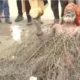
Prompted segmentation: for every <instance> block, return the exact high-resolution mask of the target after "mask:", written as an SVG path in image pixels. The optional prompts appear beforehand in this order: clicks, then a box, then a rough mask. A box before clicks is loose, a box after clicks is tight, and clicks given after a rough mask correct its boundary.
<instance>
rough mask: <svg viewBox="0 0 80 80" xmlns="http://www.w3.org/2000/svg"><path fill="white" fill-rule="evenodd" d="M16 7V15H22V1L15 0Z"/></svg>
mask: <svg viewBox="0 0 80 80" xmlns="http://www.w3.org/2000/svg"><path fill="white" fill-rule="evenodd" d="M17 8H18V15H21V16H22V15H23V13H22V3H21V0H17Z"/></svg>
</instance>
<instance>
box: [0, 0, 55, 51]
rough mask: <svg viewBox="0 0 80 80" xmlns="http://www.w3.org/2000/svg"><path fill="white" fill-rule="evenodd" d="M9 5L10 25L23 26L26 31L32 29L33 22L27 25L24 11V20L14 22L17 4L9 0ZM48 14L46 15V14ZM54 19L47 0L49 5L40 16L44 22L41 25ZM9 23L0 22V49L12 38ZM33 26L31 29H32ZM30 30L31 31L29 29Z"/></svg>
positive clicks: (14, 0) (9, 42)
mask: <svg viewBox="0 0 80 80" xmlns="http://www.w3.org/2000/svg"><path fill="white" fill-rule="evenodd" d="M9 6H10V16H11V20H12V24H11V25H19V26H21V27H22V28H25V29H26V30H28V31H31V30H33V29H34V26H35V25H34V24H33V25H31V26H27V18H26V14H25V13H24V15H23V16H24V20H23V21H21V22H18V23H15V22H14V20H15V18H16V16H17V15H18V14H17V6H16V0H9ZM47 15H48V16H47ZM53 19H54V16H53V13H52V11H51V9H50V1H49V5H48V6H47V8H46V9H45V13H44V15H43V16H42V21H43V22H44V24H43V25H46V23H51V21H52V20H53ZM11 25H9V24H6V23H5V22H4V19H3V22H2V23H0V51H1V50H2V49H4V48H6V47H7V45H10V44H11V43H12V42H13V40H12V38H11V32H10V27H11ZM32 28H33V29H32ZM31 32H32V31H31Z"/></svg>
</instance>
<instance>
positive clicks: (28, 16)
mask: <svg viewBox="0 0 80 80" xmlns="http://www.w3.org/2000/svg"><path fill="white" fill-rule="evenodd" d="M17 8H18V15H21V16H22V15H23V12H22V2H21V0H17ZM25 9H26V15H27V18H28V19H31V17H30V15H29V11H30V4H29V1H28V0H25Z"/></svg>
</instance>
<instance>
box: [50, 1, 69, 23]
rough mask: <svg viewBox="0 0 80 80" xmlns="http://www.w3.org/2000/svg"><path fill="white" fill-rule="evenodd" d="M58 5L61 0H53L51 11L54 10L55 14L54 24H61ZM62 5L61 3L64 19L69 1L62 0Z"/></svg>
mask: <svg viewBox="0 0 80 80" xmlns="http://www.w3.org/2000/svg"><path fill="white" fill-rule="evenodd" d="M58 3H59V0H51V9H52V12H53V13H54V17H55V19H54V24H55V23H58V22H59V10H58ZM60 3H61V8H62V13H61V17H63V13H64V8H65V6H66V5H67V4H68V1H67V0H60Z"/></svg>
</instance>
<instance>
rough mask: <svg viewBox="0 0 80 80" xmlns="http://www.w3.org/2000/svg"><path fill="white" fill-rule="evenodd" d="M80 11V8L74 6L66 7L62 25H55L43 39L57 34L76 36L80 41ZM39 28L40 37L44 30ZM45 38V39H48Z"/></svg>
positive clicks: (72, 4)
mask: <svg viewBox="0 0 80 80" xmlns="http://www.w3.org/2000/svg"><path fill="white" fill-rule="evenodd" d="M79 18H80V9H79V7H78V6H77V5H76V4H74V3H70V4H68V5H67V6H66V7H65V10H64V15H63V20H62V23H58V24H55V25H54V26H53V27H52V28H51V30H50V32H49V34H47V35H44V34H41V35H42V36H43V38H45V37H46V38H49V37H51V36H54V35H55V33H57V34H62V33H63V34H64V33H67V34H69V35H70V36H75V37H78V38H79V39H80V26H79V25H80V19H79ZM36 27H38V28H37V35H38V36H40V34H39V33H41V32H43V31H42V29H40V28H39V26H36ZM46 38H45V39H46Z"/></svg>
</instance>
